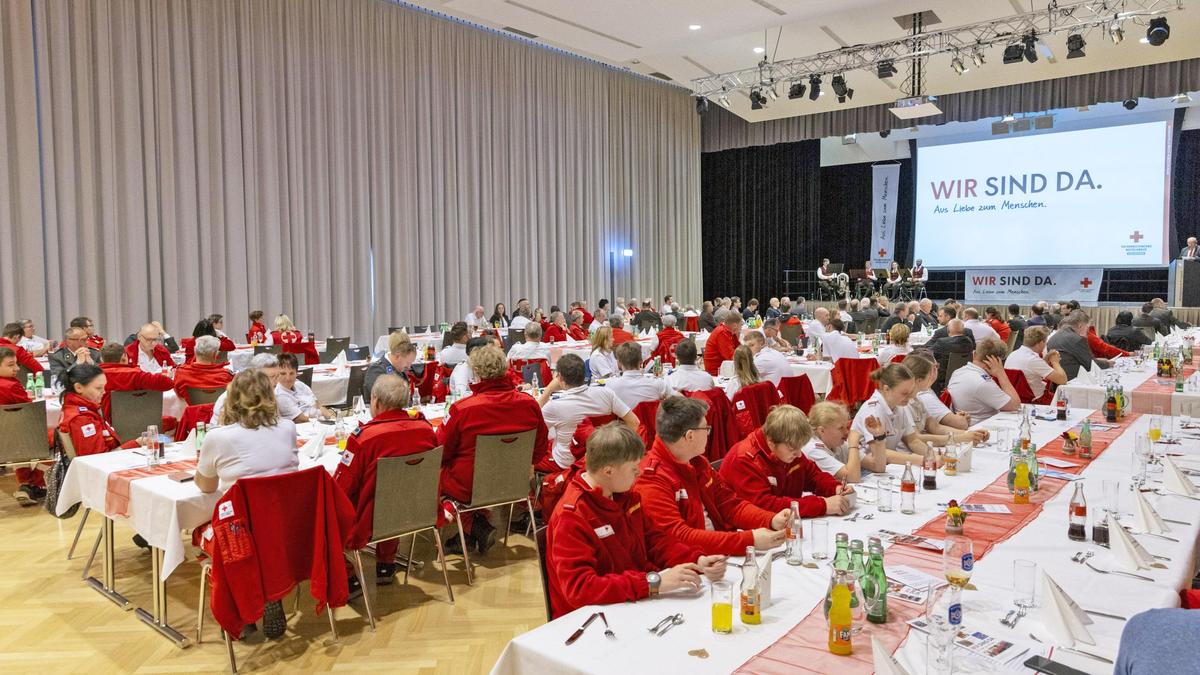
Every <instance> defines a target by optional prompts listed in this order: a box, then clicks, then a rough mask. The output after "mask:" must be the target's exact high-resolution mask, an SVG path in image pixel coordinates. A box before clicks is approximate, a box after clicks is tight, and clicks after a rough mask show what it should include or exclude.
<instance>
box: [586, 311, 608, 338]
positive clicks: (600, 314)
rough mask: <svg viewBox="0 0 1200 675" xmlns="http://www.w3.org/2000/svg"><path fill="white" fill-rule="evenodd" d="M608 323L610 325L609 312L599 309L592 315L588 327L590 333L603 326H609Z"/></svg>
mask: <svg viewBox="0 0 1200 675" xmlns="http://www.w3.org/2000/svg"><path fill="white" fill-rule="evenodd" d="M607 325H608V312H606V311H605V310H603V309H597V310H596V313H595V314H593V315H592V322H591V323H590V324H588V327H587V329H588V332H589V333H595V332H596V331H597V330H600V327H601V326H607Z"/></svg>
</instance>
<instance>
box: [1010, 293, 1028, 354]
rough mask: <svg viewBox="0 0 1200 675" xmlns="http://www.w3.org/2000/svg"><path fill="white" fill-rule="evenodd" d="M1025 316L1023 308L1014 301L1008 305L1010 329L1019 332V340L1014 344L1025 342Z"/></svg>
mask: <svg viewBox="0 0 1200 675" xmlns="http://www.w3.org/2000/svg"><path fill="white" fill-rule="evenodd" d="M1026 325H1027V324H1026V323H1025V317H1023V316H1021V308H1020V307H1019V306H1018V305H1017V304H1016V303H1013V304H1011V305H1009V306H1008V329H1009V330H1010V331H1012V332H1014V333H1016V334H1017V341H1016V342H1014V343H1013V344H1016V345H1023V344H1025V327H1026Z"/></svg>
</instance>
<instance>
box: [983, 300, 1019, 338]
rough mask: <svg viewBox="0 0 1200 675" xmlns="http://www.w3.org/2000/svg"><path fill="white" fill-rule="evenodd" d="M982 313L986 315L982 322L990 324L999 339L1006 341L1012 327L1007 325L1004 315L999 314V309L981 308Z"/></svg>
mask: <svg viewBox="0 0 1200 675" xmlns="http://www.w3.org/2000/svg"><path fill="white" fill-rule="evenodd" d="M983 313H984V316H985V317H986V318H985V319H984V323H986V324H987V325H989V326H991V327H992V330H994V331H996V334H997V335H999V336H1000V339H1001V340H1003V341H1004V342H1008V336H1009V335H1012V328H1011V327H1010V326H1009V325H1008V322H1007V321H1005V320H1004V317H1002V316H1000V310H998V309H996V308H995V307H988V308H987V309H985V310H983Z"/></svg>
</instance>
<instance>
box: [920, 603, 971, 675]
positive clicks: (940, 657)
mask: <svg viewBox="0 0 1200 675" xmlns="http://www.w3.org/2000/svg"><path fill="white" fill-rule="evenodd" d="M925 621H926V622H928V624H929V638H928V640H927V641H926V643H925V663H926V664H928V667H927V669H926V672H928V673H936V674H937V675H950V673H952V672H953V670H954V669H953V653H954V635H955V634H956V633H957V632H958V629H959V627H960V626H962V589H960V588H958V587H957V586H954V585H953V584H951V585H947V586H942V587H940V588H935V587H934V586H933V585H932V584H931V585H930V586H929V588H928V589H927V594H926V598H925Z"/></svg>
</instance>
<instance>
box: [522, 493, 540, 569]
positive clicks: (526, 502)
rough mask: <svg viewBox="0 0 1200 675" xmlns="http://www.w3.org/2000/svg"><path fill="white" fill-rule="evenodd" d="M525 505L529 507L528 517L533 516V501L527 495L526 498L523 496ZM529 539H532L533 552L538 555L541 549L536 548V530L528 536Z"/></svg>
mask: <svg viewBox="0 0 1200 675" xmlns="http://www.w3.org/2000/svg"><path fill="white" fill-rule="evenodd" d="M525 505H526V506H528V507H529V513H530V516H529V517H530V518H533V501H532V500H530V499H529V498H528V497H526V498H525ZM530 539H532V540H533V550H534V552H535V553H537V554H538V555H539V556H540V555H541V551H539V550H538V543H537V531H536V530H535V531H534V533H533V536H532V537H530Z"/></svg>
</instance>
